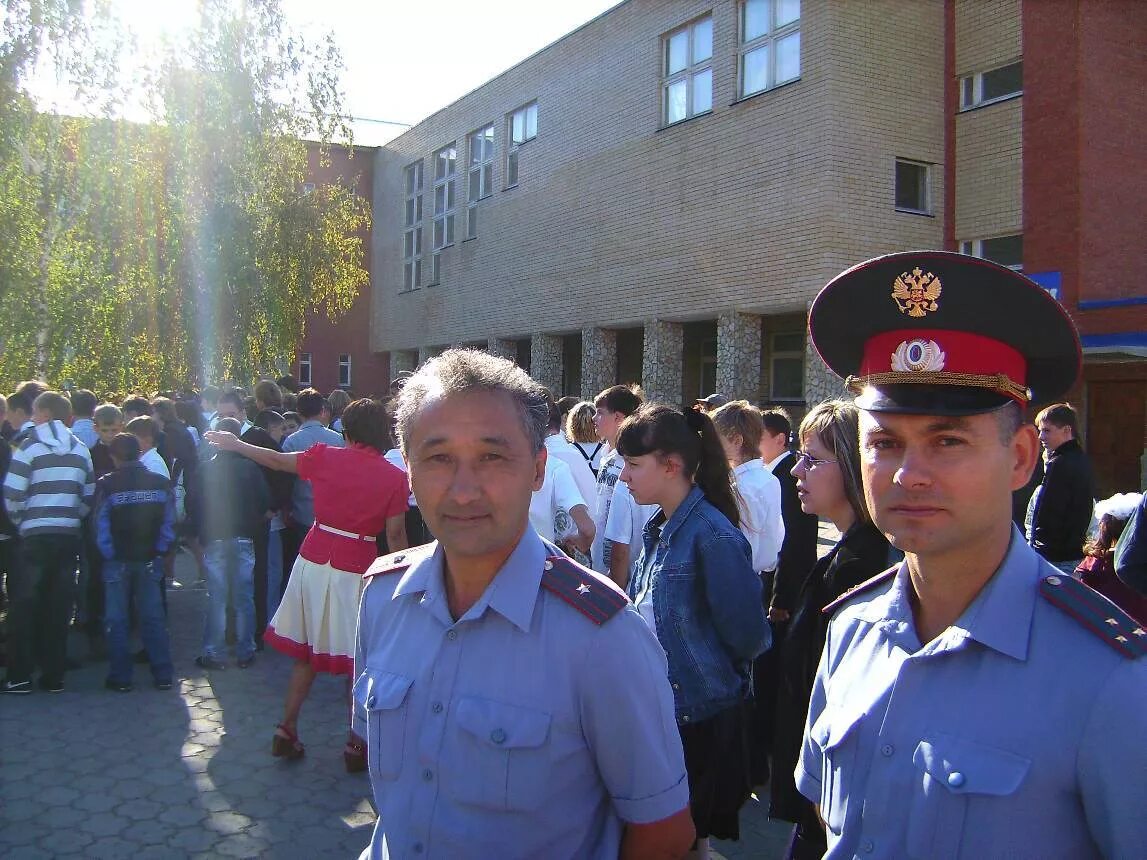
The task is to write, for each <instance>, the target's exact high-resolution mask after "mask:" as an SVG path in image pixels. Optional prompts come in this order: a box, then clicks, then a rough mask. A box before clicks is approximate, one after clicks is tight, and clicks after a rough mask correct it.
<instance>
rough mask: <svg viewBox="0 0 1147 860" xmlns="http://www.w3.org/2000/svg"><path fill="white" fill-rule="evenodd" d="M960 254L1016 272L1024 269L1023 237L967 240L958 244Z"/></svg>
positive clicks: (1019, 235)
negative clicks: (988, 261)
mask: <svg viewBox="0 0 1147 860" xmlns="http://www.w3.org/2000/svg"><path fill="white" fill-rule="evenodd" d="M960 253H961V254H970V255H971V256H973V257H980V258H982V259H984V260H991V261H992V262H993V263H999V264H1000V265H1001V266H1007V267H1008V268H1009V269H1015V270H1016V271H1017V272H1018V271H1021V270H1022V269H1023V267H1024V237H1023V235H1022V234H1019V233H1017V234H1015V235H1012V236H993V237H992V238H990V239H967V240H965V241H963V242H961V243H960Z"/></svg>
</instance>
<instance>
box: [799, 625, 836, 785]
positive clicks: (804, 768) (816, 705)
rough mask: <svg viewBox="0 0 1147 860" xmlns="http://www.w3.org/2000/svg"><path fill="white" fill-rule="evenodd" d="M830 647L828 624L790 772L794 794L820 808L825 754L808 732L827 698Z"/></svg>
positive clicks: (830, 636) (821, 711) (830, 630)
mask: <svg viewBox="0 0 1147 860" xmlns="http://www.w3.org/2000/svg"><path fill="white" fill-rule="evenodd" d="M831 647H832V626H831V624H830V625H829V633H828V639H827V640H826V641H825V644H824V650H823V651H822V652H821V655H820V665H819V666H817V669H816V680H814V681H813V685H812V697H811V698H810V699H809V705H808V717H807V718H806V719H805V725H804V739H803V740H802V741H801V751H800V757H799V758H798V759H797V767H796V770H795V771H794V772H793V778H794V780H795V781H796V786H797V791H799V792H800V793H801V794H803V795H804V796H805V797H806V798H808V799H809V800H810V801H812V802H813V803H815V804H817V805H818V806H819V805H820V801H821V774H822V773H823V772H824V752H823V751H822V750H821V748H820V745H819V744H817V743H816V741H814V740H813V738H812V733H811V731H810V730H811V729H812V727H813V726H814V725H816V721H817V720H818V719H820V715H821V714H823V713H824V708H825V704H826V702H827V697H826V696H825V689H824V684H825V680H826V676H827V674H828V652H829V648H831Z"/></svg>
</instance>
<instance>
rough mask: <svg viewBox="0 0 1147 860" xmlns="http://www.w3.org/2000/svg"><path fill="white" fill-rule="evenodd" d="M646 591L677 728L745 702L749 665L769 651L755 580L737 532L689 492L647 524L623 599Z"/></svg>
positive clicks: (698, 492)
mask: <svg viewBox="0 0 1147 860" xmlns="http://www.w3.org/2000/svg"><path fill="white" fill-rule="evenodd" d="M646 583H649V587H650V588H651V589H652V598H653V615H654V618H655V620H656V622H657V630H656V633H657V639H658V640H659V641H660V642H661V647H662V648H664V649H665V654H666V657H667V659H668V662H669V681H670V683H671V684H672V686H673V700H674V705H675V707H676V711H677V721H678V722H679V723H695V722H698V721H700V720H704V719H707V718H709V717H712V716H714V715H715V714H717V713H719V712H720V711H723V710H725V709H726V708H729V707H731V706H733V705H735V704H737V702H739V701H742V700H744V699H745V698H746V697H747V696H748V694H749V690H750V686H751V685H750V679H751V675H750V672H751V668H752V663H753V658H755V657H756V656H757V655H758V654H761V653H762V652H764V651H766V650H767V649H768V648H769V646H770V645H771V644H772V631H771V630H770V628H769V624H768V621H767V620H766V619H765V610H764V605H763V603H762V601H761V580H760V578H759V577H758V575H757V573H756V572H755V571H754V570H753V564H752V550H751V549H750V547H749V542H748V541H747V540H745V536H744V535H743V534H741V532H740V530H739V529H738V528H737V527H736V526H734V525H733V524H732V523H731V522H729V520H728V519H727V518H726V517H725V516H724V515H723V514H721V512H720V511H718V510H717V509H716V508H715V507H713V506H712V505H711V504H710V503H709V502H708V501H707V500H706V499H705V496H704V494H703V493H702V491H701V489H700V488H699V487H696V486H695V487H693V489H692V490H690V491H689V495H688V496H686V497H685V500H684V501H683V502H682V503H681V505H680V506H679V507H678V508H677V510H675V511H674V512H673V516H672V517H670V518H669V520H668V521H666V520H665V513H664V511H658V512H657V514H656V515H655V516H654V517H653V518H652V519H651V520H650V521H649V522H648V523H647V524H646V526H645V533H644V547H643V549H642V553H641V557H640V559H639V560H638V567H637V570H636V575H635V576H634V577H633V578H632V579H631V580H630V583H629V595H630V597H631V598H632V599H633V600H634V601H635V602H636V600H637V597H638V595H640V594H641V593H642V592H643V591H644V590H645V588H646Z"/></svg>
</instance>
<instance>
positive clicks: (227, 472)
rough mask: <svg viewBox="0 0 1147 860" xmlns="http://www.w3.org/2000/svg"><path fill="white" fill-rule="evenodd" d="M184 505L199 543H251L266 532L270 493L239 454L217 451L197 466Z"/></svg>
mask: <svg viewBox="0 0 1147 860" xmlns="http://www.w3.org/2000/svg"><path fill="white" fill-rule="evenodd" d="M186 504H187V513H188V516H189V517H190V518H191V522H192V524H193V525H194V526H195V533H196V534H197V535H198V536H199V540H200V541H201V542H202V543H204V544H208V543H210V542H211V541H216V540H229V539H231V538H247V539H248V540H254V539H255V538H256V537H258V536H259V535H261V534H263V533H264V532H265V531H266V530H267V517H266V515H267V512H268V511H269V510H270V509H271V492H270V490H268V489H267V482H266V480H264V478H263V472H262V470H261V469H260V468H259V467H258V466H257V465H255V463H253V462H251V461H250V460H248V459H247V458H246V457H243V456H242V455H240V454H235V453H233V452H231V451H220V452H218V453H217V454H215V455H214V456H213V457H212V458H211V459H210V460H208V461H207V462H205V463H201V464H200V465H199V468H198V469H197V470H196V473H195V479H194V481H193V482H192V487H191V490H190V492H188V494H187V501H186Z"/></svg>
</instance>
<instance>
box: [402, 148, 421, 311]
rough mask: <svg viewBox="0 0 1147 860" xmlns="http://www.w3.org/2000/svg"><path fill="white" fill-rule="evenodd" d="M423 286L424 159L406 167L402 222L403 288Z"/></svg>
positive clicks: (410, 288)
mask: <svg viewBox="0 0 1147 860" xmlns="http://www.w3.org/2000/svg"><path fill="white" fill-rule="evenodd" d="M420 286H422V161H421V159H420V160H418V161H416V162H414V164H411V165H410V166H409V167H407V168H406V183H405V211H404V215H403V222H402V288H403V289H404V290H413V289H415V288H416V287H420Z"/></svg>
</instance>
